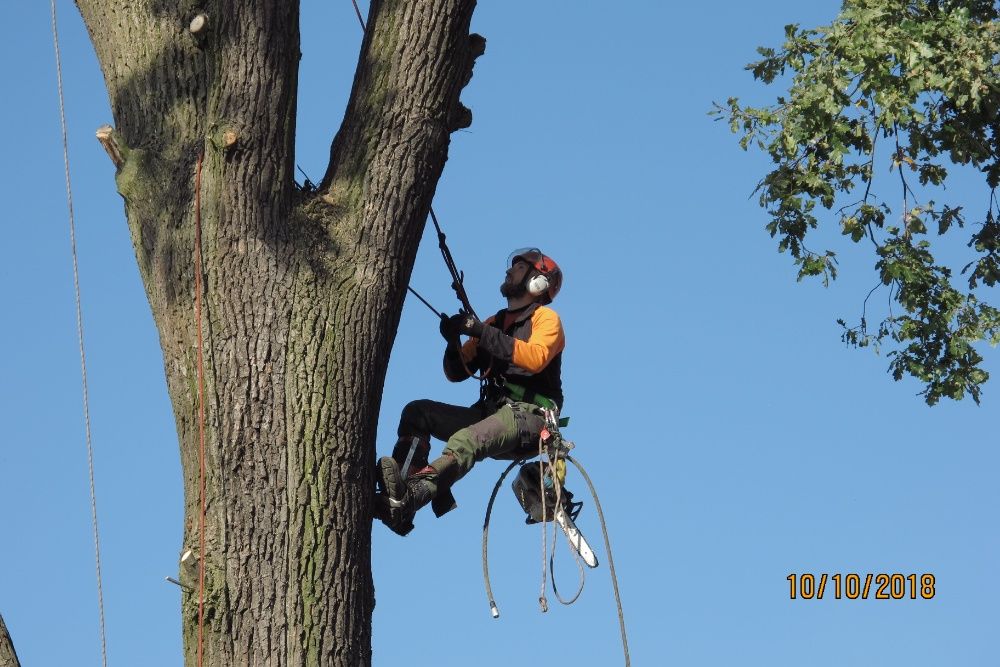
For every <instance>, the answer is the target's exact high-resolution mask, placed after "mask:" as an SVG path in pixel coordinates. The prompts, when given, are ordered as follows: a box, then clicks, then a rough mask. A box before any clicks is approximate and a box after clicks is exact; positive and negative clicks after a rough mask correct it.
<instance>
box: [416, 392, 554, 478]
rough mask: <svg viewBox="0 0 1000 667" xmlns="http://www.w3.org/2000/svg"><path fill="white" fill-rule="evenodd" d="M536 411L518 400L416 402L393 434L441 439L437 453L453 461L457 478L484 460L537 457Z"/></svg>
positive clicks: (538, 429)
mask: <svg viewBox="0 0 1000 667" xmlns="http://www.w3.org/2000/svg"><path fill="white" fill-rule="evenodd" d="M538 411H539V408H537V407H536V406H535V405H533V404H531V403H521V402H517V401H507V402H504V403H502V404H499V405H489V404H486V403H476V404H475V405H473V406H471V407H462V406H460V405H449V404H448V403H439V402H437V401H429V400H419V401H413V402H411V403H409V404H407V406H406V407H405V408H403V414H402V415H401V416H400V419H399V430H398V434H399V436H400V437H401V438H403V437H413V436H419V437H423V438H426V439H428V440H429V439H430V436H433V437H435V438H437V439H438V440H444V441H445V443H446V444H445V447H444V450H443V452H442V453H443V454H451V455H452V456H454V457H455V461H456V462H457V464H458V477H456V479H458V478H461V477H463V476H464V475H465V474H466V473H467V472H469V470H471V469H472V466H474V465H475V464H476V462H477V461H482V460H483V459H485V458H487V457H490V458H495V459H508V460H513V459H518V458H522V457H530V456H532V455H534V454H537V453H538V437H539V434H540V433H541V431H542V428H543V427H544V426H545V419H544V418H543V417H542V416H541V415H540V414H538Z"/></svg>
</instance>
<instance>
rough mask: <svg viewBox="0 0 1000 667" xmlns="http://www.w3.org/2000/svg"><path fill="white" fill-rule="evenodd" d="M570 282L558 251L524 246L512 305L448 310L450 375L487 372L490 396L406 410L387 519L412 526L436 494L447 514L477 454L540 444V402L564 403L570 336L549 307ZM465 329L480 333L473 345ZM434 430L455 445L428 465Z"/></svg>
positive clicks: (387, 477) (510, 272)
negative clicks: (488, 313) (490, 311)
mask: <svg viewBox="0 0 1000 667" xmlns="http://www.w3.org/2000/svg"><path fill="white" fill-rule="evenodd" d="M561 287H562V270H561V269H560V268H559V265H558V264H556V263H555V261H554V260H553V259H552V258H551V257H549V256H547V255H545V254H544V253H542V251H541V250H539V249H538V248H523V249H521V250H515V251H514V252H513V253H512V254H511V256H510V258H509V260H508V262H507V273H506V276H505V278H504V281H503V283H502V284H501V285H500V293H501V294H502V295H503V296H504V297H506V299H507V307H506V308H504V309H503V310H501V311H500V312H498V313H497V314H496V315H494V316H492V317H489V318H487V319H486V321H485V322H480V321H479V320H478V319H477V318H476V316H475V315H473V314H469V313H459V314H458V315H455V316H453V317H451V318H442V320H441V335H442V336H443V337H444V339H445V341H447V346H446V347H445V353H444V372H445V375H446V376H447V378H448V379H449V380H451V381H452V382H461V381H462V380H467V379H468V378H470V377H472V376H473V374H474V373H475V372H476V371H479V372H480V373H481V375H480V376H479V377H480V378H481V382H482V386H481V391H480V397H479V400H478V401H477V402H476V403H475V404H474V405H472V406H471V407H462V406H457V405H447V404H445V403H437V402H435V401H427V400H421V401H413V402H412V403H409V404H408V405H407V406H406V407H405V408H404V409H403V414H402V417H400V420H399V431H398V434H399V440H398V441H397V443H396V446H395V448H394V449H393V453H392V456H384V457H382V458H381V459H379V469H380V473H381V479H380V482H381V489H382V492H381V494H380V497H379V499H378V512H379V518H380V519H382V521H383V522H385V524H386V525H387V526H388V527H389V528H390V529H391V530H393V531H394V532H396V533H398V534H400V535H406V534H407V533H409V532H410V530H412V529H413V516H414V514H416V512H417V510H419V509H420V508H421V507H423V506H424V505H426V504H428V503H433V509H434V513H435V514H436V515H437V516H439V517H440V516H441V515H443V514H445V513H447V512H449V511H451V510H452V509H453V508H454V507H455V499H454V496H453V495H452V493H451V485H452V484H454V483H455V482H456V481H458V480H459V479H461V478H462V477H463V476H465V474H466V473H468V472H469V470H470V469H471V468H472V466H473V465H475V463H476V462H477V461H482V460H483V459H484V458H486V457H488V456H489V457H494V458H520V457H522V456H532V455H534V454H537V453H538V437H539V434H540V433H541V431H542V428H543V427H544V426H545V419H544V418H543V417H542V415H541V410H540V409H539V408H549V409H552V408H559V407H561V406H562V402H563V391H562V375H561V369H562V352H563V348H564V347H565V345H566V337H565V335H564V333H563V329H562V323H561V322H560V320H559V316H558V315H556V312H555V311H554V310H552V309H551V308H548V307H546V306H547V304H549V303H552V300H553V299H555V297H556V294H558V293H559V290H560V288H561ZM461 334H465V335H467V336H470V338H469V340H467V341H466V343H465V345H461V344H460V342H459V336H460V335H461ZM431 436H434V437H435V438H438V439H439V440H444V441H445V442H447V446H446V447H445V449H444V451H443V452H442V453H441V456H439V457H438V458H436V459H435V460H434V461H433V462H432V463H430V464H429V465H428V463H427V459H428V453H429V451H430V437H431Z"/></svg>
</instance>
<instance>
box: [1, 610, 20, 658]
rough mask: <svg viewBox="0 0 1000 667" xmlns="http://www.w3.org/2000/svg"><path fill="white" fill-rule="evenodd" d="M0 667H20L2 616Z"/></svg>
mask: <svg viewBox="0 0 1000 667" xmlns="http://www.w3.org/2000/svg"><path fill="white" fill-rule="evenodd" d="M0 667H21V663H20V662H19V661H18V659H17V653H16V652H15V651H14V642H13V641H11V639H10V633H8V632H7V624H6V623H4V622H3V614H0Z"/></svg>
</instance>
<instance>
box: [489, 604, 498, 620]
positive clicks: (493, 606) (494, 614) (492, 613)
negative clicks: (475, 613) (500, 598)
mask: <svg viewBox="0 0 1000 667" xmlns="http://www.w3.org/2000/svg"><path fill="white" fill-rule="evenodd" d="M490 616H492V617H493V618H500V610H499V609H497V603H496V602H494V601H493V600H490Z"/></svg>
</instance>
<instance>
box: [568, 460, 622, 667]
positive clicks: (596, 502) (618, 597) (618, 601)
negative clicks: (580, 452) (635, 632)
mask: <svg viewBox="0 0 1000 667" xmlns="http://www.w3.org/2000/svg"><path fill="white" fill-rule="evenodd" d="M566 460H567V461H569V462H570V463H572V464H573V465H575V466H576V469H577V470H579V471H580V474H581V475H583V479H584V480H586V482H587V488H589V489H590V495H591V496H593V498H594V507H596V508H597V516H598V518H599V519H600V521H601V534H602V535H603V536H604V548H605V549H607V551H608V569H609V570H610V572H611V584H612V586H614V589H615V605H616V606H617V607H618V628H619V629H620V630H621V634H622V649H623V650H624V651H625V667H628V666H629V665H630V664H632V663H631V661H630V660H629V655H628V636H627V635H626V634H625V613H624V612H623V611H622V597H621V593H620V592H619V591H618V575H617V574H615V559H614V557H613V556H612V555H611V540H610V539H609V538H608V525H607V523H606V522H605V521H604V511H603V510H602V509H601V500H600V498H598V497H597V490H596V489H595V488H594V483H593V482H592V481H590V475H588V474H587V471H586V470H584V469H583V466H582V465H580V464H579V463H577V461H576V459H574V458H573V457H572V456H570V455H569V454H567V455H566Z"/></svg>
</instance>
